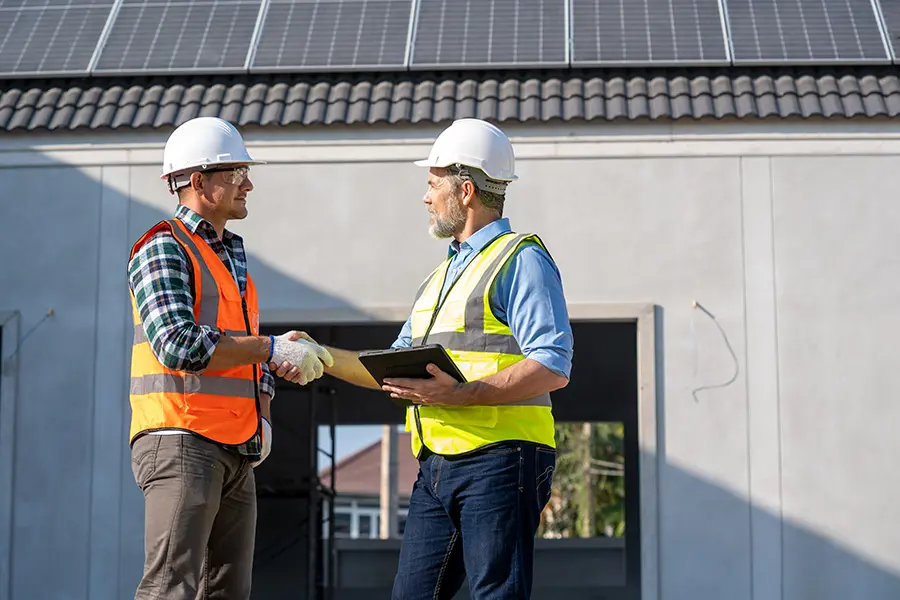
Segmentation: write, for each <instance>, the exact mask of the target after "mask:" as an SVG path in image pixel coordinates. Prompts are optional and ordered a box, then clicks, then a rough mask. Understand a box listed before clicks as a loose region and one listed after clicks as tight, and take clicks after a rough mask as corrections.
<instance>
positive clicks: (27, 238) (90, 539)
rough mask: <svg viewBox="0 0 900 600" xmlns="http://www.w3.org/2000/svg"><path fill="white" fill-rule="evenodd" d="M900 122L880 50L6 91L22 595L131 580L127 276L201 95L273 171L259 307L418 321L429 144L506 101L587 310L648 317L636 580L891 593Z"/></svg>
mask: <svg viewBox="0 0 900 600" xmlns="http://www.w3.org/2000/svg"><path fill="white" fill-rule="evenodd" d="M898 114H900V81H898V77H897V76H896V75H895V74H894V73H893V72H891V71H890V70H887V71H879V70H865V69H846V70H838V69H834V70H810V71H808V72H802V73H801V72H798V71H795V70H786V71H771V70H766V71H764V70H747V71H737V70H728V69H726V70H724V71H722V72H720V73H718V74H708V73H705V72H699V71H698V72H692V71H688V72H684V71H678V72H675V71H672V72H667V71H661V72H658V73H656V72H654V73H651V72H647V73H634V74H628V75H624V76H619V75H615V74H612V75H609V76H607V75H603V74H600V75H598V74H596V73H582V74H578V73H566V74H562V75H559V76H556V75H552V74H534V73H521V74H510V75H508V76H503V77H499V78H497V77H492V76H490V75H485V74H474V75H473V74H464V75H461V76H459V77H455V76H454V77H447V78H446V79H445V78H442V77H437V78H435V77H430V76H426V75H422V76H406V75H404V76H396V77H393V76H386V77H385V78H384V79H383V80H380V79H377V78H376V79H372V78H359V79H358V80H354V79H352V78H348V79H346V80H344V79H340V80H338V79H333V78H318V79H317V78H315V77H307V78H304V77H294V76H290V77H287V76H286V77H285V78H281V79H279V78H268V79H265V80H259V81H253V80H249V81H248V80H247V79H245V78H240V77H235V78H228V77H223V78H218V79H215V78H209V80H208V81H207V80H204V81H202V82H196V81H194V80H187V79H184V80H181V79H177V78H170V79H166V80H150V79H147V80H142V79H140V78H137V79H131V80H127V81H124V80H118V79H109V80H103V79H94V80H91V81H87V82H86V83H85V82H71V81H69V82H63V81H25V80H22V81H17V82H14V83H13V84H10V85H8V86H6V87H5V88H3V89H0V256H2V257H3V258H4V260H2V261H0V323H2V348H0V350H2V359H3V363H2V367H3V368H2V379H0V598H2V599H4V600H6V599H10V600H13V599H14V600H19V599H25V598H72V599H87V598H90V599H91V600H106V599H109V600H112V599H113V598H123V597H128V596H129V595H130V594H132V593H133V589H134V586H135V584H136V582H137V581H138V578H139V574H140V569H141V565H142V562H143V545H142V527H143V520H142V497H141V494H140V492H139V491H138V489H137V487H136V485H135V483H134V480H133V476H132V473H131V469H130V460H129V459H130V454H129V451H128V447H127V430H128V422H129V418H130V415H129V408H128V402H127V389H128V363H129V350H128V349H129V347H130V343H131V340H130V335H129V331H130V329H131V328H130V325H129V319H130V314H129V311H128V295H127V287H126V278H125V266H126V262H127V257H128V252H129V248H130V246H131V244H132V243H133V242H134V241H135V240H136V239H137V238H138V237H139V236H140V234H141V233H142V232H143V231H145V230H146V228H148V227H149V226H150V225H152V224H153V223H155V222H157V221H158V220H160V219H164V218H167V217H169V216H170V215H171V214H172V212H173V210H174V207H175V199H174V197H173V196H170V195H169V194H168V192H167V191H166V188H165V185H164V183H163V182H162V181H161V180H160V179H159V172H160V164H161V160H162V148H163V144H164V142H165V139H166V136H167V135H168V133H169V132H170V131H171V129H172V127H173V126H174V125H176V124H177V123H180V122H182V121H183V120H185V119H186V118H190V117H192V116H197V115H217V116H221V117H223V118H226V119H228V120H231V121H232V122H234V123H235V124H236V125H237V126H238V127H239V128H240V129H241V131H242V133H243V134H244V136H245V138H246V140H247V141H248V145H249V148H250V151H251V153H252V154H253V155H254V156H257V157H259V158H260V159H262V160H265V161H267V162H268V164H266V165H264V166H260V167H256V168H254V170H253V182H254V185H255V189H254V191H253V192H252V193H251V195H250V197H249V202H248V205H249V209H250V215H249V217H248V218H247V219H246V220H245V221H242V222H240V223H234V224H233V229H234V230H235V231H236V232H238V233H240V234H241V235H243V236H244V239H245V242H246V245H247V249H248V252H249V255H250V257H249V260H250V269H251V273H252V274H253V276H254V278H255V279H256V282H257V286H258V288H259V291H260V297H261V308H262V322H263V323H264V324H266V323H269V324H272V323H279V324H280V323H321V324H341V323H398V322H402V320H403V319H405V317H406V315H407V311H408V310H409V307H410V305H411V302H412V298H413V295H414V293H415V290H416V289H417V287H418V285H419V283H420V282H421V280H422V279H423V277H424V276H425V275H427V273H428V272H429V271H430V270H431V269H432V268H433V266H434V265H435V264H437V263H438V262H439V261H440V260H441V259H442V258H443V256H444V255H445V253H446V244H445V242H442V241H436V240H434V239H431V238H430V237H429V236H428V234H427V212H426V211H425V210H424V207H423V205H422V204H421V198H422V196H423V193H424V190H425V173H424V172H423V171H422V170H420V169H418V168H417V167H415V166H413V165H412V161H413V160H416V159H419V158H422V157H424V156H426V155H427V154H428V149H429V146H430V143H431V141H432V140H433V139H434V137H435V136H436V135H437V134H438V133H439V132H440V131H441V130H442V129H443V127H445V126H446V125H448V124H449V122H450V121H451V120H452V119H453V118H459V117H465V116H479V117H484V118H489V119H491V120H493V121H495V122H497V123H498V124H499V125H500V127H502V128H503V129H504V130H505V131H506V132H507V133H508V134H509V135H510V137H511V138H512V139H513V141H514V144H515V149H516V155H517V171H518V174H519V181H517V182H515V183H514V184H512V185H511V186H510V189H509V199H508V201H507V204H506V216H508V217H509V218H510V219H511V222H512V225H513V227H514V229H516V230H518V231H522V232H525V231H534V232H536V233H538V234H539V235H540V236H541V238H542V239H543V240H544V242H545V243H546V244H547V246H548V248H549V250H550V252H551V253H552V255H553V257H554V258H555V260H556V261H557V263H558V265H559V267H560V270H561V273H562V277H563V284H564V288H565V292H566V296H567V300H568V302H569V309H570V316H571V319H572V320H573V322H584V323H588V322H616V321H634V322H636V323H638V336H639V339H638V353H637V357H636V359H637V361H638V370H639V378H638V381H637V382H636V384H637V385H638V386H639V392H638V394H637V396H638V402H639V403H640V406H639V407H638V414H639V416H640V422H639V431H638V434H639V447H640V459H639V460H640V465H641V474H640V517H641V556H640V561H641V577H640V597H641V599H642V600H680V599H684V598H691V599H698V600H707V599H708V600H718V599H722V598H728V599H730V600H731V599H733V600H800V599H805V598H816V600H843V599H845V598H866V599H869V600H880V599H884V600H888V599H894V598H897V597H898V596H900V527H898V523H900V509H898V508H897V506H896V502H894V501H893V499H894V498H895V497H896V496H897V494H898V493H900V479H898V476H897V475H896V469H895V468H894V463H895V457H896V456H898V455H900V436H897V435H896V433H895V428H896V423H897V422H898V420H900V404H898V403H897V402H896V398H897V397H898V395H900V379H898V374H897V373H898V370H897V369H896V368H895V364H894V363H895V359H894V352H893V346H892V344H891V342H892V340H894V339H897V338H898V337H900V311H898V306H900V278H898V277H896V273H897V271H898V268H900V241H898V239H900V238H898V236H897V234H896V232H897V224H898V223H900V203H897V202H896V201H895V198H896V196H897V193H898V190H900V169H898V168H897V165H898V164H900V163H898V159H900V121H898V120H897V118H896V117H897V115H898ZM48 315H49V316H48ZM575 345H576V349H575V353H576V357H577V356H578V355H579V354H581V355H582V356H588V355H590V353H591V352H592V347H591V341H590V340H584V341H583V340H579V339H577V338H576V340H575ZM575 377H578V378H582V379H583V378H589V377H591V374H590V373H584V372H582V373H579V372H578V371H577V369H576V371H575V372H573V379H574V378H575ZM603 401H604V399H603V398H602V397H599V398H590V399H585V402H598V403H602V402H603ZM276 402H278V400H277V399H276ZM280 433H281V432H280V431H279V427H278V424H276V427H275V434H276V441H275V448H274V452H275V453H277V452H278V437H277V436H278V435H279V434H280ZM400 451H401V452H404V451H407V449H406V448H405V447H401V449H400ZM51 565H52V568H50V566H51Z"/></svg>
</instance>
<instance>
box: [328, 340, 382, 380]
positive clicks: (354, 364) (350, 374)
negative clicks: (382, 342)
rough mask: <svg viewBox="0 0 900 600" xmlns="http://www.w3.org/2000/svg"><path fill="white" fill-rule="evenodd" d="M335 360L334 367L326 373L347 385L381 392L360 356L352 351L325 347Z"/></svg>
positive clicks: (329, 368)
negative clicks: (360, 360)
mask: <svg viewBox="0 0 900 600" xmlns="http://www.w3.org/2000/svg"><path fill="white" fill-rule="evenodd" d="M325 348H326V349H327V350H328V351H329V352H330V353H331V356H332V357H333V358H334V366H333V367H325V372H326V373H328V374H329V375H331V376H332V377H337V378H338V379H341V380H343V381H346V382H347V383H352V384H353V385H358V386H360V387H364V388H369V389H372V390H380V389H381V386H379V385H378V382H376V381H375V380H374V379H373V378H372V376H371V375H370V374H369V372H368V371H367V370H366V368H365V367H364V366H363V364H362V363H361V362H359V354H358V353H357V352H355V351H352V350H341V349H340V348H332V347H331V346H325Z"/></svg>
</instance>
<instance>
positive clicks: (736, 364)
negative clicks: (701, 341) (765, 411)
mask: <svg viewBox="0 0 900 600" xmlns="http://www.w3.org/2000/svg"><path fill="white" fill-rule="evenodd" d="M693 307H694V308H695V309H700V310H701V311H703V313H704V314H706V316H708V317H709V318H710V319H711V320H712V322H713V323H714V324H715V326H716V328H718V330H719V333H720V334H722V339H723V340H725V346H726V347H727V348H728V352H729V353H730V354H731V359H732V361H734V374H733V375H732V376H731V379H729V380H728V381H726V382H725V383H718V384H714V385H704V386H700V387H698V388H695V389H693V390H691V395H692V396H694V401H695V402H699V401H700V399H699V398H697V392H700V391H703V390H713V389H717V388H724V387H728V386H729V385H731V384H732V383H734V382H735V381H736V380H737V378H738V374H739V373H740V371H741V368H740V363H739V362H738V358H737V355H736V354H735V353H734V349H733V348H732V347H731V342H729V341H728V334H726V333H725V330H724V329H723V328H722V326H721V325H720V324H719V321H718V320H717V319H716V317H715V315H713V314H712V313H711V312H709V311H708V310H707V309H706V307H705V306H703V305H702V304H700V303H699V302H698V301H696V300H694V302H693ZM694 336H695V333H694V320H693V319H691V337H692V338H694ZM693 346H694V377H695V378H696V376H697V370H698V368H697V364H698V360H697V355H696V351H697V342H696V339H694V343H693Z"/></svg>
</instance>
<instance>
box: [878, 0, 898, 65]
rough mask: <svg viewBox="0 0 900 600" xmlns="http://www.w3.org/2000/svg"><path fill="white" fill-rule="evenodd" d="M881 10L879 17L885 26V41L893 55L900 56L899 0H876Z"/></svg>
mask: <svg viewBox="0 0 900 600" xmlns="http://www.w3.org/2000/svg"><path fill="white" fill-rule="evenodd" d="M875 4H876V8H877V9H878V10H880V12H881V19H882V21H884V25H885V27H886V28H887V32H886V34H887V43H888V44H889V45H890V48H891V51H892V53H893V55H894V56H895V57H897V56H900V2H897V0H881V2H880V3H879V2H876V3H875Z"/></svg>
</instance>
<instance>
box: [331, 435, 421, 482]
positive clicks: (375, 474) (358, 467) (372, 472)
mask: <svg viewBox="0 0 900 600" xmlns="http://www.w3.org/2000/svg"><path fill="white" fill-rule="evenodd" d="M409 443H410V440H409V434H408V433H403V432H401V433H398V434H397V467H398V474H397V491H398V493H399V496H400V497H401V498H408V497H409V494H410V492H412V486H413V483H415V481H416V477H417V476H418V473H419V461H417V460H416V457H415V456H413V454H412V451H411V450H410V449H409ZM334 470H335V472H336V473H337V477H336V482H337V489H336V491H337V493H338V494H346V495H359V496H378V495H379V494H380V492H381V440H380V439H379V440H378V441H377V442H374V443H372V444H370V445H369V446H366V447H365V448H363V449H362V450H358V451H357V452H355V453H353V454H351V455H350V456H347V457H345V458H343V459H341V460H340V461H338V463H337V464H336V465H335V467H334ZM319 479H321V480H322V484H323V485H325V486H326V487H330V486H331V469H322V470H321V471H320V472H319Z"/></svg>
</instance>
